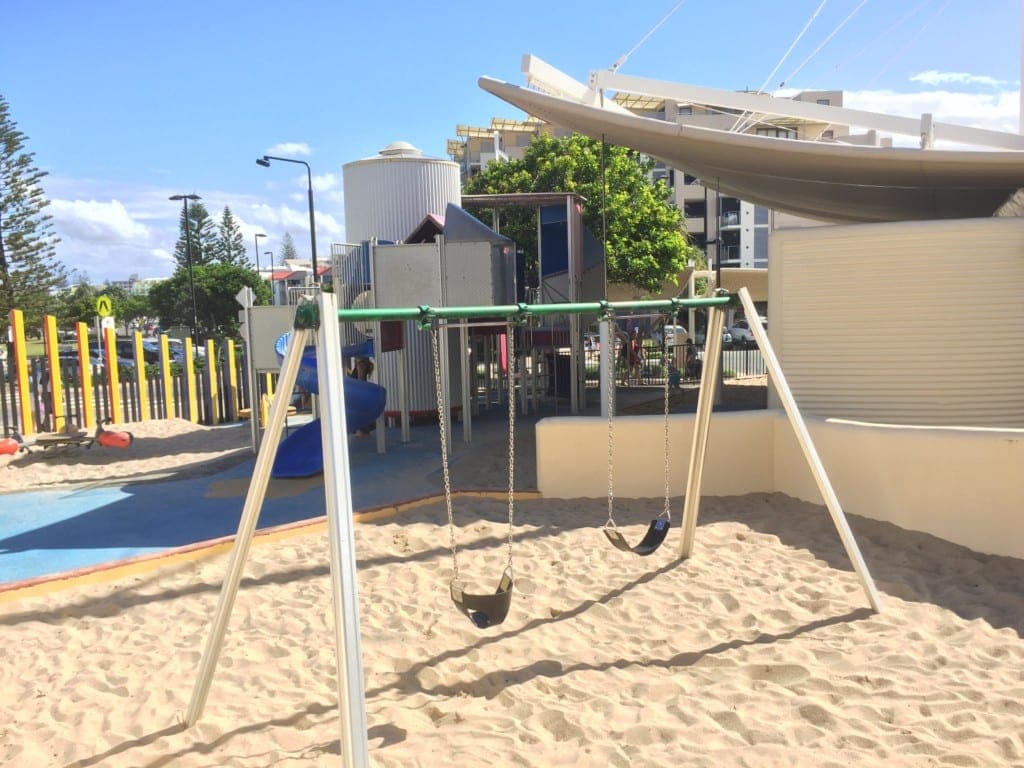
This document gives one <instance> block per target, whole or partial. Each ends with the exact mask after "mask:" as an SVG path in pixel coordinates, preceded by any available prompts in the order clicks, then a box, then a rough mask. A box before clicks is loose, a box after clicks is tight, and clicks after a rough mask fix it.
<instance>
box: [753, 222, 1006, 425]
mask: <svg viewBox="0 0 1024 768" xmlns="http://www.w3.org/2000/svg"><path fill="white" fill-rule="evenodd" d="M770 253H771V259H770V263H771V268H770V270H769V335H770V338H771V340H772V344H773V345H774V346H775V347H776V351H777V352H778V353H779V357H780V359H781V362H782V365H783V369H784V371H785V372H786V376H787V378H788V380H789V382H790V386H791V387H792V389H793V392H794V395H795V396H796V399H797V402H798V403H799V404H800V406H801V408H803V409H804V410H805V411H806V412H808V413H813V414H817V415H819V416H824V417H844V418H852V419H861V420H867V421H875V422H881V423H899V424H920V425H936V426H944V425H945V426H950V425H962V426H993V427H1008V426H1013V427H1021V426H1024V301H1022V297H1024V219H1017V218H1001V219H966V220H952V221H936V222H899V223H892V224H861V225H850V226H835V227H817V228H814V229H805V230H786V231H776V232H773V233H772V235H771V242H770Z"/></svg>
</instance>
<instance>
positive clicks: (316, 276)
mask: <svg viewBox="0 0 1024 768" xmlns="http://www.w3.org/2000/svg"><path fill="white" fill-rule="evenodd" d="M271 160H280V161H281V162H282V163H299V164H300V165H304V166H306V181H307V182H308V191H309V246H310V248H311V252H312V254H313V282H314V283H319V282H320V273H319V272H317V268H316V223H315V221H314V219H313V172H312V171H311V170H310V169H309V163H307V162H306V161H305V160H293V159H292V158H290V157H274V156H273V155H264V156H263V157H261V158H259V159H258V160H256V165H262V166H263V167H264V168H269V167H270V161H271Z"/></svg>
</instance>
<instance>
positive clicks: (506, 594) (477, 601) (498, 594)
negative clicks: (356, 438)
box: [430, 326, 516, 629]
mask: <svg viewBox="0 0 1024 768" xmlns="http://www.w3.org/2000/svg"><path fill="white" fill-rule="evenodd" d="M507 338H508V361H509V362H508V376H509V393H508V545H507V546H508V559H507V561H506V564H505V568H504V570H503V571H502V574H501V578H500V580H499V581H498V586H497V588H496V589H495V590H494V592H493V593H492V594H488V593H473V592H467V591H466V588H465V584H464V582H463V580H462V577H461V575H460V573H459V559H458V549H457V547H456V545H455V519H454V517H453V515H452V486H451V476H450V474H449V470H448V438H447V428H446V418H445V416H446V414H445V406H444V396H443V394H442V389H441V355H440V351H439V343H438V329H437V327H436V326H435V327H433V328H431V333H430V340H431V346H432V348H433V354H434V386H435V388H436V390H437V422H438V425H439V428H440V432H441V470H442V476H443V478H444V500H445V507H446V509H447V511H448V542H449V548H450V549H451V553H452V579H451V582H450V584H449V591H450V593H451V598H452V602H453V603H455V606H456V607H457V608H458V609H459V610H460V611H461V612H462V613H463V614H465V615H466V617H467V618H469V620H470V621H472V622H473V624H474V625H476V626H477V627H478V628H480V629H486V628H487V627H493V626H496V625H498V624H501V623H502V622H503V621H504V620H505V617H506V616H508V611H509V608H510V607H511V605H512V587H513V584H514V578H513V572H512V530H513V521H514V517H515V419H516V406H515V393H514V387H513V371H514V368H515V349H514V342H513V334H512V328H511V326H510V327H509V329H508V335H507Z"/></svg>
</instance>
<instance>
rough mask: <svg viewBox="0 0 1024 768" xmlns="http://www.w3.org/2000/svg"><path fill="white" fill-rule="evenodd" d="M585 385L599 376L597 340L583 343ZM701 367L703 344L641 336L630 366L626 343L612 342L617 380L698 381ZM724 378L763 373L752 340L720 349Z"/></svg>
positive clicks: (592, 384) (649, 382)
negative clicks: (638, 351) (635, 362)
mask: <svg viewBox="0 0 1024 768" xmlns="http://www.w3.org/2000/svg"><path fill="white" fill-rule="evenodd" d="M584 355H585V357H584V360H585V361H586V381H587V386H590V387H597V386H598V385H599V381H598V379H599V376H600V373H599V371H600V360H601V346H600V343H599V342H597V341H590V340H588V342H587V343H586V345H585V349H584ZM703 367H704V345H703V344H692V343H689V342H687V343H683V344H666V345H662V344H659V343H658V342H657V341H655V340H653V339H649V338H648V339H644V340H643V343H642V353H641V355H640V358H639V364H638V365H636V366H633V367H631V366H630V356H629V347H628V346H627V345H626V344H624V343H623V341H622V340H617V341H616V346H615V380H616V381H617V382H619V383H620V384H641V385H662V384H664V383H665V377H666V376H668V377H669V378H670V380H671V381H672V382H673V383H675V381H677V380H678V381H682V382H687V381H689V382H692V383H698V382H699V381H700V378H701V371H702V370H703ZM722 372H723V375H724V377H725V378H746V377H750V376H764V375H766V373H767V369H766V368H765V364H764V359H763V358H762V357H761V352H760V350H759V349H758V348H757V346H756V345H754V344H752V343H751V344H748V345H732V346H730V347H728V348H725V349H723V350H722Z"/></svg>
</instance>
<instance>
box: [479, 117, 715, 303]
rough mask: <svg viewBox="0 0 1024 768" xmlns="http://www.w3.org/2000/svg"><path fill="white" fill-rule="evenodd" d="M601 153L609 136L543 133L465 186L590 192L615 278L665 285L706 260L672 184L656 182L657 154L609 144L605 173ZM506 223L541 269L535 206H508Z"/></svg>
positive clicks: (591, 218) (595, 227) (586, 211)
mask: <svg viewBox="0 0 1024 768" xmlns="http://www.w3.org/2000/svg"><path fill="white" fill-rule="evenodd" d="M601 154H602V153H601V142H600V141H597V140H595V139H591V138H588V137H586V136H580V135H575V134H574V135H571V136H566V137H561V138H555V137H552V136H543V135H542V136H538V137H537V138H535V139H534V140H533V141H532V142H531V143H530V145H529V146H528V147H527V148H526V151H525V153H524V155H523V158H522V159H521V160H507V161H499V162H494V163H491V164H489V165H488V166H487V168H486V169H485V170H484V171H483V172H482V173H480V174H478V175H476V176H474V177H473V178H471V179H469V180H468V181H467V182H466V184H465V189H464V192H465V193H466V194H494V193H509V192H575V193H577V194H579V195H582V196H583V197H584V198H585V200H586V202H585V203H584V206H583V222H584V224H585V225H586V226H587V228H588V229H590V231H591V232H593V233H594V234H595V236H597V237H598V238H599V239H600V238H601V233H602V231H606V242H605V250H606V257H607V269H608V280H609V281H610V282H613V283H629V284H631V285H634V286H636V287H638V288H641V289H644V290H647V291H652V292H655V291H659V290H660V289H661V287H662V285H663V284H664V283H675V280H676V275H677V274H678V273H679V272H680V271H681V270H682V269H683V268H684V267H685V266H686V263H687V261H688V260H690V259H693V260H694V261H696V262H697V263H700V262H702V261H703V254H702V253H701V252H700V250H699V249H697V248H695V247H693V246H691V245H689V243H687V240H686V234H685V230H684V226H683V217H682V213H681V212H680V210H679V209H678V208H677V207H676V206H675V205H674V204H673V203H672V201H671V192H670V190H669V189H668V187H666V186H665V184H664V183H663V182H661V181H657V182H653V183H652V182H651V180H650V177H649V173H650V170H651V168H652V167H653V165H654V163H653V161H651V160H649V159H646V158H643V157H642V156H639V155H637V154H636V153H635V152H633V151H632V150H629V149H627V148H625V147H618V146H611V145H605V148H604V172H603V173H602V162H601ZM484 220H487V218H486V216H485V217H484ZM603 225H605V226H606V227H607V229H606V230H605V226H603ZM501 230H502V233H503V234H505V235H508V236H509V237H511V238H512V239H513V240H515V242H516V246H517V247H518V248H520V249H521V250H522V251H523V252H524V254H525V258H526V261H527V266H528V272H529V271H535V265H536V260H537V253H536V251H537V244H536V239H537V235H536V232H537V224H536V217H535V214H534V213H533V211H529V210H524V209H519V210H516V209H513V208H508V209H504V210H503V211H502V223H501Z"/></svg>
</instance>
